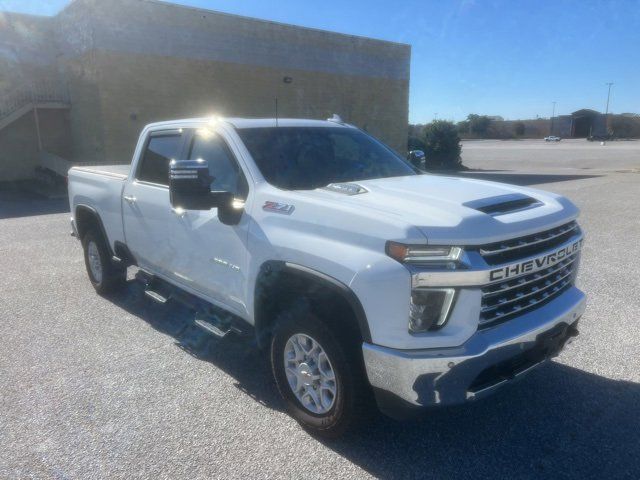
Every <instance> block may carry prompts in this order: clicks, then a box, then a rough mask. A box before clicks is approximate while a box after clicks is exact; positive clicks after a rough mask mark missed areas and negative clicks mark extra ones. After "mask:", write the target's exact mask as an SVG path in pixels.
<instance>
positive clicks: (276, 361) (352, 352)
mask: <svg viewBox="0 0 640 480" xmlns="http://www.w3.org/2000/svg"><path fill="white" fill-rule="evenodd" d="M296 334H303V335H307V336H309V337H311V338H313V340H315V341H316V342H317V343H319V344H320V345H321V347H322V348H323V349H324V351H325V353H326V354H327V356H328V358H329V361H330V362H331V366H332V368H333V371H334V374H335V378H336V395H335V397H334V401H333V405H332V407H331V408H330V409H329V410H328V411H327V412H326V413H324V414H317V413H313V412H311V411H310V410H309V409H307V408H306V407H305V406H304V405H303V404H302V403H301V402H300V400H298V398H296V396H295V394H294V392H293V390H292V388H291V387H290V385H289V381H288V379H287V375H286V372H285V366H284V358H285V357H284V355H285V347H286V344H287V341H288V340H289V338H291V337H292V336H293V335H296ZM357 348H359V345H354V344H353V342H349V341H347V340H346V339H340V338H339V337H336V335H334V333H333V332H332V331H331V329H330V328H329V326H328V325H327V323H325V322H323V321H322V320H321V319H320V318H318V317H317V316H315V315H314V314H313V313H312V312H311V309H310V308H308V306H305V305H304V304H302V302H301V303H298V304H297V305H296V306H294V307H292V308H289V309H287V311H286V312H283V313H282V314H281V315H280V316H279V318H278V320H277V322H276V325H275V327H274V331H273V336H272V339H271V352H270V355H271V368H272V372H273V376H274V378H275V381H276V385H277V387H278V391H279V392H280V395H281V396H282V398H283V399H284V401H285V402H286V406H287V410H288V411H289V414H290V415H291V416H292V417H293V418H294V419H295V420H297V421H298V423H300V425H302V427H304V428H305V429H306V430H308V431H309V432H311V433H312V434H315V435H318V436H322V437H326V438H337V437H339V436H341V435H342V434H343V433H344V432H345V431H346V430H347V429H349V428H350V427H354V426H356V425H357V424H358V423H360V421H361V420H362V419H363V418H364V417H365V413H368V412H369V411H370V410H369V406H370V402H369V400H368V396H369V393H370V392H369V390H370V388H369V387H368V384H367V383H366V380H365V377H364V371H363V369H362V367H361V364H362V361H361V360H359V359H358V354H359V352H357V350H356V349H357ZM360 357H361V355H360Z"/></svg>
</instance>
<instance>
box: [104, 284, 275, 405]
mask: <svg viewBox="0 0 640 480" xmlns="http://www.w3.org/2000/svg"><path fill="white" fill-rule="evenodd" d="M105 298H107V299H108V300H109V301H111V302H113V303H114V304H116V305H118V306H119V307H120V308H122V309H124V310H126V311H127V312H129V313H130V314H132V315H135V316H137V317H138V318H140V319H142V320H144V321H145V322H147V323H148V324H149V325H150V326H151V327H153V328H154V329H156V330H157V331H159V332H161V333H164V334H166V335H169V336H171V337H173V339H174V340H175V345H176V346H177V347H178V348H180V349H182V350H183V351H184V352H186V353H187V354H189V355H191V356H193V357H194V358H197V359H199V360H202V361H206V362H210V363H212V364H213V365H215V366H216V367H217V368H219V369H221V370H222V371H224V372H225V373H227V374H228V375H230V376H231V377H233V378H234V379H235V380H236V383H235V386H236V387H237V388H238V389H240V390H241V391H243V392H244V393H246V394H247V395H249V396H250V397H251V398H253V399H254V400H255V401H257V402H258V403H260V404H262V405H264V406H266V407H268V408H272V409H275V410H280V411H282V410H283V405H282V403H281V402H280V397H279V394H278V392H277V390H276V387H275V385H274V384H273V382H270V381H269V379H270V378H271V369H270V366H269V359H268V355H267V354H266V353H265V352H262V351H260V350H259V349H258V348H257V347H256V342H255V340H254V338H253V337H252V338H245V337H239V336H237V335H233V334H230V335H228V336H227V337H225V338H223V339H218V338H216V337H214V336H213V335H211V334H209V333H206V332H204V331H203V330H202V329H200V328H199V327H197V326H196V325H195V324H194V323H193V320H194V313H195V312H194V311H193V310H190V309H189V308H187V307H185V306H184V305H182V304H179V303H177V302H171V301H169V302H168V303H167V304H165V305H160V304H158V303H155V302H154V301H152V300H150V299H149V298H147V297H146V296H145V295H144V287H143V286H142V284H141V283H140V282H138V281H136V280H129V281H128V282H127V287H126V288H124V289H122V290H121V291H119V292H115V293H112V294H109V295H107V296H105ZM248 365H251V368H247V366H248Z"/></svg>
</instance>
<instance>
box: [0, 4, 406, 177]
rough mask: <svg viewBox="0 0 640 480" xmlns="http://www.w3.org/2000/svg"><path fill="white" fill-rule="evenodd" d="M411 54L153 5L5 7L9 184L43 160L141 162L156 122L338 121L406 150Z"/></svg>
mask: <svg viewBox="0 0 640 480" xmlns="http://www.w3.org/2000/svg"><path fill="white" fill-rule="evenodd" d="M410 55H411V50H410V47H409V46H408V45H404V44H398V43H392V42H386V41H381V40H374V39H370V38H363V37H356V36H351V35H343V34H338V33H332V32H326V31H320V30H314V29H309V28H301V27H296V26H292V25H284V24H280V23H275V22H268V21H262V20H256V19H251V18H245V17H240V16H236V15H228V14H223V13H218V12H212V11H209V10H202V9H196V8H189V7H183V6H178V5H173V4H169V3H164V2H159V1H155V0H110V1H104V0H102V1H101V0H75V1H72V2H71V3H70V4H69V5H68V6H67V7H66V8H64V9H63V10H62V11H61V12H60V13H59V14H57V15H56V16H54V17H39V16H31V15H22V14H14V13H1V12H0V181H1V180H12V179H16V178H24V177H29V176H31V175H32V172H33V170H34V167H35V166H37V165H38V162H39V161H40V160H39V159H40V158H41V157H42V155H43V152H45V153H46V152H48V153H52V154H55V155H57V156H60V157H63V158H66V159H71V160H73V161H74V162H98V163H100V162H107V163H116V162H120V163H126V162H129V160H130V158H131V155H132V153H133V148H134V143H135V140H136V138H137V136H138V133H139V132H140V130H141V128H142V126H143V125H144V124H146V123H149V122H152V121H157V120H163V119H171V118H180V117H192V116H200V115H208V114H218V115H228V116H247V117H273V116H275V106H276V98H277V100H278V102H277V105H278V114H279V116H281V117H286V116H289V117H307V118H321V119H324V118H327V117H330V116H331V115H332V114H333V113H337V114H339V115H340V116H341V117H342V118H343V119H344V120H345V121H348V122H350V123H354V124H356V125H358V126H359V127H361V128H364V129H366V130H368V131H369V132H371V133H372V134H374V135H376V136H377V137H379V138H381V139H382V140H383V141H384V142H386V143H387V144H389V145H390V146H392V147H393V148H395V149H397V150H399V151H402V150H404V149H405V148H406V142H407V123H408V98H409V63H410Z"/></svg>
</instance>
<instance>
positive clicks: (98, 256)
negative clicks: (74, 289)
mask: <svg viewBox="0 0 640 480" xmlns="http://www.w3.org/2000/svg"><path fill="white" fill-rule="evenodd" d="M82 247H83V248H84V263H85V266H86V268H87V274H88V275H89V280H90V281H91V285H93V288H95V290H96V291H97V292H98V293H108V292H110V291H113V290H115V289H116V288H118V287H120V286H122V285H124V283H125V281H126V276H127V271H126V269H124V268H121V267H117V266H115V265H113V263H112V262H111V255H110V254H109V249H108V248H107V244H106V242H105V240H104V238H103V236H102V235H101V234H100V233H98V232H96V231H95V230H89V231H88V232H87V233H86V234H85V235H84V237H83V238H82Z"/></svg>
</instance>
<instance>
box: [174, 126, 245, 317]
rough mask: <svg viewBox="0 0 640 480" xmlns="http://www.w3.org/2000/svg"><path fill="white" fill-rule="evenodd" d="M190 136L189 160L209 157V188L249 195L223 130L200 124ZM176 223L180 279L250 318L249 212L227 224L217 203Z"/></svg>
mask: <svg viewBox="0 0 640 480" xmlns="http://www.w3.org/2000/svg"><path fill="white" fill-rule="evenodd" d="M186 141H187V148H186V151H187V157H186V158H187V159H190V160H191V159H198V158H202V159H204V160H207V161H208V163H209V170H210V174H211V176H212V177H213V180H212V182H211V190H223V191H230V192H233V193H234V195H235V198H236V199H238V200H247V196H248V193H249V192H248V184H247V181H246V177H245V174H244V173H243V170H242V168H241V166H240V164H239V162H238V161H237V159H236V156H235V155H234V153H233V152H232V150H231V149H230V148H229V145H228V144H227V142H226V141H225V140H224V139H223V137H222V136H221V134H219V133H216V132H214V131H212V130H208V129H200V130H196V131H191V132H189V138H188V139H187V140H186ZM173 225H174V228H173V235H172V237H171V238H172V242H173V249H174V250H175V251H176V255H175V257H174V263H173V266H174V274H175V276H176V278H177V279H178V281H179V282H181V283H182V284H183V285H185V286H188V287H190V288H192V289H194V290H196V291H197V292H199V293H202V294H203V295H205V296H206V297H207V298H209V299H211V300H212V301H213V302H214V303H218V304H221V306H223V307H226V308H228V309H229V310H231V311H233V312H234V313H236V314H238V315H240V316H243V317H246V314H247V308H246V304H245V299H246V297H247V292H246V288H247V273H248V272H247V260H248V259H247V248H246V245H247V237H248V225H249V216H248V215H247V214H243V215H242V217H241V218H240V221H239V223H238V224H237V225H225V224H223V223H222V222H221V221H220V220H219V219H218V209H217V208H213V209H211V210H206V211H197V210H185V211H184V212H182V215H181V216H180V217H179V220H178V221H177V222H175V223H174V224H173Z"/></svg>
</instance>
